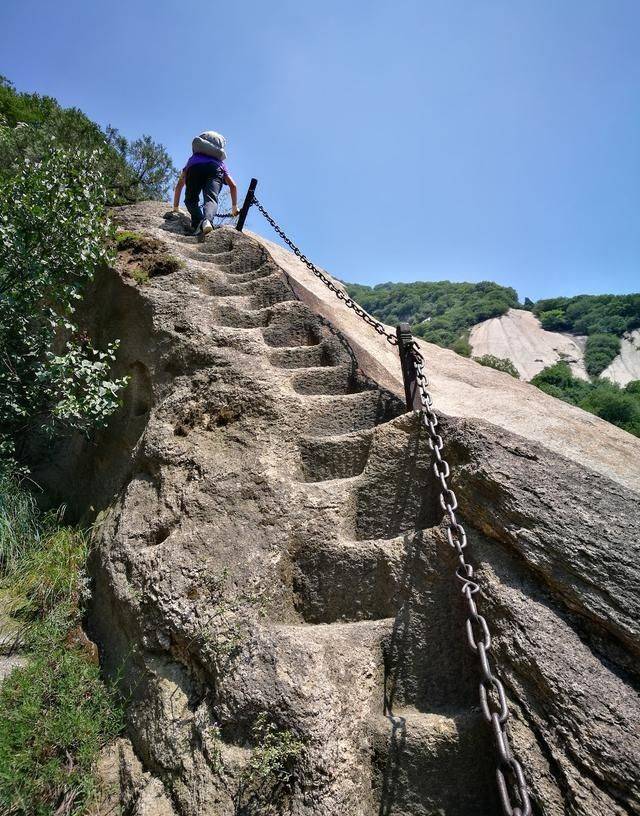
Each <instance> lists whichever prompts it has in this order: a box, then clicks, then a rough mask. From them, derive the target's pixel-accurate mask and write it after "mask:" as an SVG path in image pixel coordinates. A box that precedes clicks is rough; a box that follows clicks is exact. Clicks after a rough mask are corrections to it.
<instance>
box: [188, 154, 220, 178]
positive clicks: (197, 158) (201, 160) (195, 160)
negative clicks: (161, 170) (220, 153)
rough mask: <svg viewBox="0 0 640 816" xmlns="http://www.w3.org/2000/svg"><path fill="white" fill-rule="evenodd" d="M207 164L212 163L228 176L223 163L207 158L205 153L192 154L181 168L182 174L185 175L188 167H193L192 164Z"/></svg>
mask: <svg viewBox="0 0 640 816" xmlns="http://www.w3.org/2000/svg"><path fill="white" fill-rule="evenodd" d="M208 162H213V163H214V164H216V165H217V166H218V167H221V168H222V171H223V172H224V174H225V175H228V171H227V166H226V165H225V163H224V162H222V161H220V160H219V159H214V158H213V156H207V154H206V153H194V154H193V155H192V156H190V157H189V161H188V162H187V163H186V164H185V166H184V167H183V168H182V170H183V172H184V173H186V172H187V170H188V169H189V168H190V167H193V165H194V164H206V163H208Z"/></svg>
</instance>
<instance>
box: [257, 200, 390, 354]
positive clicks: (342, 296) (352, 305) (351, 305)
mask: <svg viewBox="0 0 640 816" xmlns="http://www.w3.org/2000/svg"><path fill="white" fill-rule="evenodd" d="M252 204H253V205H255V206H256V207H257V208H258V209H259V210H260V212H261V213H262V214H263V215H264V217H265V218H266V219H267V221H268V222H269V223H270V224H271V226H272V227H273V228H274V230H275V231H276V232H277V233H278V235H279V236H280V237H281V238H282V240H283V241H284V242H285V244H286V245H287V246H288V247H289V248H290V249H291V251H292V252H293V254H294V255H296V257H298V258H299V259H300V260H301V261H302V263H303V264H305V266H306V267H307V268H308V269H309V270H311V272H313V274H314V275H315V276H316V278H319V279H320V280H321V281H322V282H323V283H324V285H325V286H326V287H328V288H329V289H330V290H331V291H332V292H333V294H334V295H335V296H336V297H337V298H338V300H341V301H342V302H343V303H344V305H345V306H346V307H347V308H348V309H351V310H352V311H354V312H355V313H356V314H357V315H358V317H360V318H361V319H362V320H364V322H365V323H367V324H368V325H369V326H371V328H372V329H374V330H375V331H376V332H378V334H380V335H382V336H383V337H385V338H386V340H387V342H388V343H390V344H391V345H392V346H397V345H398V338H397V337H396V336H395V334H393V333H392V332H388V331H387V330H386V329H385V327H384V326H383V325H382V323H380V321H379V320H376V319H375V318H373V317H371V315H369V314H367V313H366V312H365V310H364V309H362V308H361V307H360V306H358V304H357V303H356V302H355V300H353V299H352V298H350V297H349V295H347V294H346V292H343V290H342V289H340V288H339V287H338V286H336V285H335V283H334V282H333V281H332V280H331V279H330V278H328V277H327V276H326V275H325V274H324V272H322V271H321V270H320V269H318V267H317V266H315V264H313V263H311V261H310V260H309V259H308V258H307V256H306V255H304V254H303V253H302V252H301V251H300V250H299V249H298V247H297V246H296V245H295V244H294V243H293V241H292V240H291V239H290V238H289V237H288V236H287V235H286V234H285V232H284V230H282V229H281V228H280V227H279V226H278V224H276V222H275V221H274V219H273V218H272V217H271V216H270V215H269V213H268V212H267V211H266V210H265V208H264V207H263V206H262V204H261V203H260V202H259V201H258V199H257V198H256V197H255V195H254V196H253V201H252Z"/></svg>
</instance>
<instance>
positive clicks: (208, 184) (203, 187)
mask: <svg viewBox="0 0 640 816" xmlns="http://www.w3.org/2000/svg"><path fill="white" fill-rule="evenodd" d="M223 184H224V170H223V169H222V168H221V167H220V166H219V165H217V164H215V163H214V162H205V163H203V164H194V165H192V166H191V167H190V168H189V169H188V170H187V189H186V192H185V195H184V203H185V205H186V207H187V209H188V210H189V215H190V216H191V226H192V227H193V228H194V229H196V228H197V227H198V224H200V222H201V221H202V219H203V218H206V219H207V220H208V221H211V222H213V219H214V217H215V214H216V212H217V210H218V196H219V195H220V190H221V188H222V185H223ZM200 193H202V194H203V196H204V214H203V212H202V207H201V206H200Z"/></svg>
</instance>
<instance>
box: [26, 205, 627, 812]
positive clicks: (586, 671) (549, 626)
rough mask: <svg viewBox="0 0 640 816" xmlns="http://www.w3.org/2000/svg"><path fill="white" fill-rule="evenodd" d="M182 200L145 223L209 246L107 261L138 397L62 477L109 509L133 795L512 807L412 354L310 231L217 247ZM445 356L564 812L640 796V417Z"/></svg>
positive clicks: (451, 410) (525, 742)
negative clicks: (340, 274)
mask: <svg viewBox="0 0 640 816" xmlns="http://www.w3.org/2000/svg"><path fill="white" fill-rule="evenodd" d="M163 209H164V208H163V207H162V205H160V204H152V203H147V204H143V205H136V206H133V207H128V208H123V209H121V210H120V211H119V212H118V216H117V217H118V219H119V220H120V222H121V224H122V225H123V226H125V227H127V228H128V229H135V230H142V231H144V232H147V233H148V234H150V235H152V236H153V237H156V238H161V239H162V240H164V241H165V242H166V243H167V245H168V246H169V248H170V250H171V252H173V253H174V254H175V255H177V256H179V257H180V258H182V259H183V260H184V262H185V265H184V267H183V268H182V269H181V270H180V271H177V272H174V273H172V274H170V275H165V276H161V277H154V278H151V280H150V282H149V283H148V284H147V285H145V286H138V287H137V286H135V285H133V284H132V282H131V281H129V280H127V279H125V278H123V277H122V276H121V275H120V274H119V273H118V272H117V271H113V270H111V271H107V272H105V274H104V275H103V276H102V277H101V279H100V280H98V281H97V282H96V285H95V289H94V292H93V297H92V303H93V304H94V307H93V308H92V311H91V314H90V315H89V323H90V324H91V328H92V331H93V333H94V334H95V335H97V337H98V338H99V339H103V340H106V339H107V338H110V337H120V338H121V340H122V346H121V354H120V362H119V365H120V368H121V370H122V371H126V372H127V373H129V375H130V376H131V378H132V379H131V383H130V386H129V387H128V389H127V394H126V400H125V405H124V408H123V410H122V412H121V414H120V415H119V416H118V417H117V419H116V420H115V421H114V422H113V423H112V425H111V427H110V428H109V430H108V431H107V432H105V433H104V434H102V435H101V436H100V437H99V438H98V439H97V441H96V442H95V443H93V444H92V445H91V446H90V445H88V444H87V443H83V442H79V441H78V442H75V443H74V445H73V446H72V447H71V448H69V447H68V448H67V449H66V450H65V451H63V452H60V453H59V455H58V457H57V458H54V460H53V463H52V464H50V465H49V466H48V469H47V470H46V471H44V470H43V472H42V474H41V478H43V479H44V478H46V479H47V480H48V482H49V484H50V486H58V488H59V490H60V491H61V492H62V493H63V494H64V495H65V496H66V498H67V499H68V500H69V501H71V502H73V503H74V504H75V506H76V507H77V508H78V509H79V510H80V511H82V510H84V511H87V509H88V508H94V510H95V511H98V510H99V511H101V512H100V515H99V523H98V525H97V531H96V536H95V537H96V548H95V555H94V561H93V567H92V569H93V574H94V579H95V593H94V601H93V608H92V611H91V619H90V623H91V627H92V631H93V633H94V635H95V637H96V638H97V640H98V642H99V644H100V649H101V656H102V661H103V665H104V666H105V669H106V670H107V671H109V672H113V673H116V672H121V673H122V675H123V678H124V681H125V683H126V685H127V687H128V689H129V693H130V703H129V717H128V736H129V738H130V740H131V746H132V748H131V746H129V745H127V744H126V743H123V744H121V745H120V746H119V748H118V751H119V753H118V757H119V759H117V762H116V766H117V767H116V771H117V768H120V770H119V772H116V778H117V780H118V785H119V791H120V792H119V793H118V794H117V796H118V797H119V799H120V800H121V803H122V805H123V807H125V808H127V810H126V812H129V813H133V814H138V816H142V814H148V815H149V816H151V815H152V814H156V813H157V814H163V816H164V814H171V816H222V814H225V816H226V814H229V815H231V814H276V813H282V814H295V815H296V816H311V814H314V816H329V815H331V816H335V814H340V816H374V814H385V815H387V816H392V815H393V816H401V815H404V814H406V816H409V814H411V816H436V814H446V815H447V816H462V815H463V814H464V815H465V816H487V814H493V813H498V804H497V799H496V790H495V773H494V756H493V749H492V747H491V737H490V733H489V730H488V728H487V727H486V726H485V724H484V722H483V720H482V717H481V715H480V713H479V709H478V690H477V685H478V680H477V668H476V665H475V662H474V658H473V655H472V654H471V653H470V651H469V649H468V646H467V645H466V641H465V636H464V619H463V618H462V616H461V604H460V596H459V589H458V587H457V585H456V582H455V581H454V578H453V573H454V570H455V567H456V560H455V558H454V555H453V553H452V551H451V549H450V548H449V546H448V545H447V544H446V538H445V536H444V534H443V526H442V512H441V510H440V506H439V503H438V498H437V491H436V488H435V485H434V483H433V477H432V471H431V458H430V453H429V449H428V446H427V444H426V440H425V438H424V435H423V434H422V433H421V431H420V422H419V418H418V417H417V415H414V414H407V413H406V412H405V408H404V405H403V403H402V401H401V400H400V399H399V395H400V394H401V393H402V390H401V389H402V384H401V381H400V379H399V366H398V362H397V359H396V356H395V355H396V352H395V350H394V349H392V348H391V347H390V346H389V345H388V344H386V343H385V341H384V339H383V338H379V337H378V336H377V335H375V333H373V332H372V331H371V329H370V328H369V327H367V326H366V325H365V324H361V323H359V322H358V320H357V318H356V317H355V316H354V315H353V313H352V312H350V311H349V310H347V309H345V307H344V306H343V304H341V303H339V302H338V301H337V300H336V299H335V298H334V296H333V295H332V294H331V293H330V292H329V291H327V290H325V289H323V287H322V284H321V283H320V282H319V281H317V279H315V278H314V277H313V276H312V275H311V274H310V273H309V272H308V270H306V269H305V268H304V267H303V266H302V265H301V264H300V263H299V262H298V261H297V260H296V259H295V258H293V256H291V255H290V254H289V253H286V252H285V251H284V250H282V249H281V248H279V247H276V246H275V245H273V244H271V243H269V242H268V241H266V240H264V239H259V238H258V237H252V236H247V235H240V234H238V233H236V232H235V231H233V230H230V229H220V230H217V231H215V232H214V233H213V234H212V235H211V236H210V237H209V239H208V240H207V242H206V243H205V244H196V243H194V241H193V239H192V238H188V237H186V236H184V235H182V234H181V228H180V226H179V225H177V224H174V223H171V222H165V221H163V219H162V217H161V216H162V212H163ZM423 350H424V352H425V354H426V356H427V359H428V362H429V368H430V372H431V374H432V377H433V393H434V399H435V401H436V405H437V406H438V408H439V410H440V412H441V416H442V426H443V436H444V438H445V442H446V447H447V451H448V456H449V459H450V462H451V464H452V470H453V472H454V477H453V478H454V486H455V489H456V492H457V494H458V498H459V502H460V506H461V512H462V514H463V516H464V519H465V522H466V523H467V525H468V529H469V531H470V543H469V546H470V549H471V551H472V552H473V558H474V561H475V563H476V564H477V565H478V569H479V576H480V579H481V581H482V585H483V590H484V591H483V597H482V599H481V604H482V607H483V609H484V611H485V612H486V614H487V617H488V618H489V620H490V623H491V628H492V631H493V634H494V638H493V646H492V651H493V653H494V655H495V659H496V661H497V663H498V665H499V666H501V669H502V675H503V678H504V680H505V683H506V685H507V689H508V695H509V699H510V702H511V705H512V708H513V711H514V715H515V717H514V721H513V725H512V742H513V746H514V750H515V751H516V752H517V755H518V757H519V758H520V759H521V761H522V762H523V764H524V766H525V769H526V773H527V778H528V781H529V784H530V787H531V791H532V798H533V802H534V812H535V813H536V814H545V816H561V814H576V816H577V815H578V814H580V816H605V814H606V816H611V814H617V815H619V816H621V815H622V814H638V813H640V798H639V793H638V786H637V781H638V778H639V774H640V746H639V734H640V729H639V726H640V704H639V699H638V694H637V687H638V677H637V667H638V652H639V651H640V648H639V647H640V640H639V638H638V620H639V612H640V609H639V606H640V602H639V601H638V593H637V586H638V578H639V575H638V572H639V570H638V563H639V559H638V554H639V553H638V539H639V533H640V523H639V521H638V516H637V505H638V498H639V493H640V476H639V474H638V464H637V463H638V461H639V460H640V457H639V455H638V454H639V453H640V440H638V439H635V438H634V437H632V436H630V435H628V434H625V433H624V432H622V431H619V430H618V429H617V428H614V427H613V426H610V425H608V424H607V423H604V422H601V421H600V420H598V419H597V418H595V417H592V416H590V415H587V414H584V413H583V412H581V411H579V410H577V409H574V408H572V407H571V406H567V405H565V404H563V403H560V402H558V401H556V400H553V399H552V398H550V397H547V396H546V395H544V394H542V393H541V392H539V391H537V390H536V389H534V388H532V387H530V386H528V385H527V384H525V383H519V382H516V381H514V380H513V379H512V378H510V377H508V376H507V375H502V374H500V373H499V372H495V371H493V370H491V369H486V368H482V367H481V366H478V365H476V364H474V363H473V362H471V361H468V360H463V359H462V358H459V357H456V356H455V355H453V354H451V353H449V352H446V351H445V350H442V349H436V348H435V347H431V346H427V345H423ZM265 722H267V723H268V726H267V728H266V730H265V725H264V723H265ZM118 763H119V765H118Z"/></svg>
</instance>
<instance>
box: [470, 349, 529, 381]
mask: <svg viewBox="0 0 640 816" xmlns="http://www.w3.org/2000/svg"><path fill="white" fill-rule="evenodd" d="M473 359H474V360H475V361H476V363H480V365H483V366H487V367H488V368H495V369H496V370H497V371H503V372H504V373H505V374H510V375H511V376H512V377H515V378H516V379H517V380H519V379H520V372H519V371H518V369H517V368H516V367H515V365H514V364H513V363H512V361H511V360H509V359H508V358H505V357H494V356H493V354H484V355H483V356H482V357H474V358H473Z"/></svg>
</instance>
